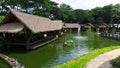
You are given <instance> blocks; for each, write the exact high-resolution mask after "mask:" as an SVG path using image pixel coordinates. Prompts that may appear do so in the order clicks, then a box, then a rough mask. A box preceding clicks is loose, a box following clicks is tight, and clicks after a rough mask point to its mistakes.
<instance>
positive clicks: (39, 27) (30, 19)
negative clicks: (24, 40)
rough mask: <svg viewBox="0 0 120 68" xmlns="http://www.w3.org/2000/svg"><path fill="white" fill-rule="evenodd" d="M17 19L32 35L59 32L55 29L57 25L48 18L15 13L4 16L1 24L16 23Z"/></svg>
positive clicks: (11, 12)
mask: <svg viewBox="0 0 120 68" xmlns="http://www.w3.org/2000/svg"><path fill="white" fill-rule="evenodd" d="M13 18H14V19H13ZM15 18H16V19H15ZM17 19H18V20H19V22H21V23H22V24H24V26H25V27H27V28H28V29H29V30H31V31H32V32H33V33H38V32H47V31H54V30H60V28H58V27H56V26H58V25H59V23H53V21H51V20H50V19H48V18H44V17H40V16H35V15H30V14H26V13H22V12H17V11H10V12H9V13H8V14H7V15H6V17H5V19H4V20H3V21H2V23H3V24H4V23H10V22H11V21H18V20H17ZM60 23H62V22H60ZM61 27H62V26H61Z"/></svg>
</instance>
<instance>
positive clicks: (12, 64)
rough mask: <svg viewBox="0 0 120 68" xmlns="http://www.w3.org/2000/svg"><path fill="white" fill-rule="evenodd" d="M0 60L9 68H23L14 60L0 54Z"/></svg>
mask: <svg viewBox="0 0 120 68" xmlns="http://www.w3.org/2000/svg"><path fill="white" fill-rule="evenodd" d="M0 58H1V59H3V60H4V61H5V62H6V63H8V64H9V66H10V68H25V67H24V65H22V64H21V63H19V62H18V61H17V60H16V59H14V58H10V57H8V56H6V55H4V54H0Z"/></svg>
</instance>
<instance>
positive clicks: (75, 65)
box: [53, 46, 120, 68]
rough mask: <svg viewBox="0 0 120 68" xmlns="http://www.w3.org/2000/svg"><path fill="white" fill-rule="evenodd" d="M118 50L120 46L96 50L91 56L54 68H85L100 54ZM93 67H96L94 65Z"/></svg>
mask: <svg viewBox="0 0 120 68" xmlns="http://www.w3.org/2000/svg"><path fill="white" fill-rule="evenodd" d="M118 48H120V46H110V47H105V48H101V49H97V50H94V51H92V52H90V53H89V54H86V55H84V56H81V57H78V58H77V59H75V60H71V61H69V62H67V63H64V64H61V65H57V66H54V67H53V68H84V66H85V65H86V64H87V63H88V62H89V61H90V60H92V59H93V58H95V57H97V56H99V55H100V54H103V53H105V52H108V51H111V50H114V49H118ZM92 66H94V64H93V65H92ZM94 68H95V67H94ZM96 68H97V67H96Z"/></svg>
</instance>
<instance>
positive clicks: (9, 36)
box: [0, 11, 63, 49]
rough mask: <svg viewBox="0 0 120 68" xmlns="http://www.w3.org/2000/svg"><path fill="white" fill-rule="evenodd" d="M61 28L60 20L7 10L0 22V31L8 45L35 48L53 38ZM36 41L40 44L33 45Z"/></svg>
mask: <svg viewBox="0 0 120 68" xmlns="http://www.w3.org/2000/svg"><path fill="white" fill-rule="evenodd" d="M62 28H63V23H62V21H58V20H56V21H51V20H50V19H48V18H45V17H40V16H35V15H30V14H26V13H22V12H17V11H9V12H8V13H7V14H6V16H5V18H4V20H3V21H2V22H1V24H0V33H1V34H2V36H3V37H4V40H5V41H6V43H7V44H9V45H23V46H26V48H27V49H35V48H37V47H39V46H42V45H43V44H46V43H48V42H49V41H52V40H53V39H55V37H56V35H57V34H58V33H59V31H61V30H62ZM44 41H45V42H44ZM38 42H40V43H41V45H39V46H34V44H35V43H38ZM43 42H44V43H43Z"/></svg>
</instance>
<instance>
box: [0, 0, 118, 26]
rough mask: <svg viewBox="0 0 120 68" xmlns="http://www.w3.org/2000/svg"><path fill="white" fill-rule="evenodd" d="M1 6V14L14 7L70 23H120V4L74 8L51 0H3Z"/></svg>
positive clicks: (0, 2)
mask: <svg viewBox="0 0 120 68" xmlns="http://www.w3.org/2000/svg"><path fill="white" fill-rule="evenodd" d="M6 5H7V6H9V7H7V6H6ZM0 6H2V8H1V9H0V15H4V14H5V13H6V12H7V11H8V10H9V8H12V9H14V10H18V11H23V12H26V13H30V14H34V15H38V16H44V17H47V18H50V19H52V20H58V19H59V20H62V21H63V22H69V23H71V22H77V23H81V24H85V23H88V22H90V23H93V24H101V23H104V22H105V23H120V21H119V19H120V4H116V5H112V4H110V5H107V6H104V7H96V8H94V9H91V10H82V9H75V10H74V9H72V8H71V6H69V5H67V4H65V3H63V4H60V7H58V3H56V2H53V1H50V0H1V1H0ZM18 7H19V8H18Z"/></svg>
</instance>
